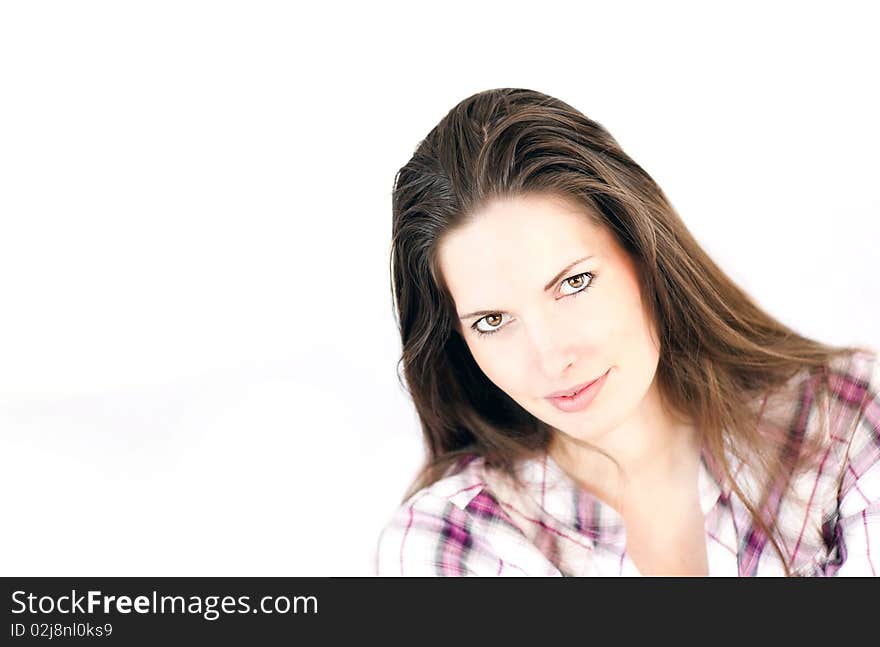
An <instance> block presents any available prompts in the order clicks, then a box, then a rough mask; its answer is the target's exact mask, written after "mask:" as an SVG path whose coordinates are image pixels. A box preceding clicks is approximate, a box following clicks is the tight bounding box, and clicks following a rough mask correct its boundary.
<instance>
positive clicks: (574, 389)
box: [545, 373, 604, 398]
mask: <svg viewBox="0 0 880 647" xmlns="http://www.w3.org/2000/svg"><path fill="white" fill-rule="evenodd" d="M603 375H604V373H603ZM601 377H602V376H601V375H600V376H599V377H597V378H596V379H595V380H590V381H589V382H584V383H583V384H578V385H577V386H573V387H571V388H570V389H566V390H564V391H556V392H555V393H551V394H550V395H548V396H545V397H547V398H568V397H571V396H573V395H575V394H576V393H577V392H578V391H583V390H584V389H585V388H587V387H588V386H590V385H591V384H592V383H593V382H595V381H596V380H598V379H600V378H601Z"/></svg>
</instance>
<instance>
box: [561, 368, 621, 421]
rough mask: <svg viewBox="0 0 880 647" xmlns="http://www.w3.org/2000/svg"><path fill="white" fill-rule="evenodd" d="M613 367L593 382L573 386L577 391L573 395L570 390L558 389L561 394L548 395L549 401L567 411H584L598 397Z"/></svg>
mask: <svg viewBox="0 0 880 647" xmlns="http://www.w3.org/2000/svg"><path fill="white" fill-rule="evenodd" d="M610 370H611V369H610V368H609V369H608V370H607V371H605V372H604V373H603V374H602V375H601V376H600V377H599V378H597V379H595V380H593V381H592V382H586V383H585V384H582V385H577V386H573V387H572V390H576V392H575V393H574V394H573V395H572V394H571V392H570V391H568V390H566V391H557V392H556V393H558V394H561V395H552V396H548V397H547V401H548V402H550V404H552V405H553V406H554V407H556V408H557V409H559V410H560V411H564V412H565V413H576V412H579V411H583V410H584V409H586V408H587V407H589V406H590V404H591V403H592V402H593V400H595V399H596V397H598V395H599V392H600V391H601V390H602V387H603V386H604V385H605V382H606V381H607V380H608V373H609V371H610Z"/></svg>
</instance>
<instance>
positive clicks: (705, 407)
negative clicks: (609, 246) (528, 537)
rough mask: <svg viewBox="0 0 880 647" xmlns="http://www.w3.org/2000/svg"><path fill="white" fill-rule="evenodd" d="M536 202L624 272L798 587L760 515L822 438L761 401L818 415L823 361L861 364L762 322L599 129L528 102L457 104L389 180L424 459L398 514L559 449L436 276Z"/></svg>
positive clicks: (513, 92) (673, 399)
mask: <svg viewBox="0 0 880 647" xmlns="http://www.w3.org/2000/svg"><path fill="white" fill-rule="evenodd" d="M532 193H544V194H554V195H559V196H564V197H566V198H569V199H573V200H575V201H577V202H578V203H579V204H581V205H583V206H584V207H585V208H586V211H587V212H588V213H591V214H594V217H596V218H598V221H599V222H600V223H601V224H602V225H603V226H605V227H607V228H608V229H609V230H610V231H611V232H612V233H613V234H614V235H615V237H616V240H617V242H618V243H619V244H620V245H621V246H622V247H623V249H625V250H626V251H627V253H628V254H629V255H630V257H631V258H632V259H633V261H634V262H635V266H636V268H637V274H638V279H639V285H640V289H641V294H642V300H643V303H644V304H645V307H646V309H647V311H648V312H649V314H650V315H651V316H652V317H653V321H654V322H655V325H656V326H657V331H658V333H659V337H660V360H659V364H658V368H657V375H656V380H657V384H658V388H659V391H660V394H661V397H662V399H663V401H664V402H665V403H667V404H668V405H670V406H671V408H672V409H673V410H675V411H679V412H684V413H686V414H687V415H688V416H689V417H690V419H691V420H692V421H693V423H694V426H695V428H696V429H697V430H699V433H700V434H701V436H702V439H703V441H704V443H705V446H706V447H707V448H708V450H709V452H710V453H711V457H712V459H713V460H714V462H715V464H716V465H717V466H718V467H719V468H720V470H721V472H722V473H723V477H724V479H725V480H726V482H727V484H728V486H729V487H730V488H731V490H732V491H733V492H734V493H736V495H737V496H738V497H739V498H740V499H741V500H742V501H743V502H744V504H745V505H746V507H747V509H748V511H749V513H750V514H751V516H752V518H753V520H754V522H755V523H756V524H757V526H758V527H759V528H760V529H761V532H763V533H764V535H765V537H767V538H768V539H769V540H770V541H771V542H772V544H773V546H774V548H775V550H776V552H777V553H778V554H779V556H780V558H781V560H782V563H783V565H784V567H785V570H786V574H791V572H790V570H789V563H788V560H787V559H786V557H785V553H784V552H783V550H782V549H781V548H780V545H779V542H777V540H776V539H775V538H774V533H773V531H772V530H771V528H774V526H775V523H774V519H773V515H770V516H769V517H768V516H766V515H765V514H764V513H763V510H764V507H765V505H766V504H767V502H768V500H769V499H770V497H771V496H772V495H773V494H774V491H775V492H776V494H777V495H778V493H779V490H774V488H776V487H779V486H780V485H781V486H782V487H783V488H786V489H787V487H788V484H789V483H790V482H791V480H792V479H793V477H794V476H795V475H796V474H797V472H798V471H799V470H801V469H806V467H808V466H809V465H812V464H813V462H814V460H815V458H816V456H817V454H818V452H819V451H821V449H822V439H821V438H820V439H818V441H817V442H816V443H813V444H810V443H809V442H806V441H805V439H804V438H803V437H795V436H796V435H794V434H792V432H791V430H790V429H789V428H787V427H786V426H785V424H784V423H783V424H780V425H778V426H774V424H773V419H772V416H771V415H768V408H767V407H766V406H765V405H766V404H767V397H768V396H769V395H770V394H772V393H774V392H777V393H782V394H785V387H786V385H788V384H790V380H791V379H792V378H793V377H794V376H796V375H798V374H799V373H801V372H804V375H806V376H807V378H808V379H809V384H810V388H812V389H813V393H814V395H815V396H816V397H824V398H825V401H826V402H827V396H828V393H829V384H828V379H827V374H828V367H829V363H830V361H831V360H832V359H833V358H835V357H840V356H845V355H849V354H851V353H853V352H856V351H862V350H865V349H864V348H854V347H836V346H830V345H826V344H823V343H820V342H818V341H814V340H811V339H808V338H805V337H803V336H801V335H799V334H797V333H796V332H794V331H793V330H791V329H790V328H788V327H786V326H785V325H783V324H782V323H780V322H779V321H777V320H776V319H774V318H773V317H771V316H770V315H769V314H767V313H766V312H764V311H763V310H762V309H761V308H760V307H758V306H757V305H756V303H755V302H754V301H753V300H752V299H751V298H750V297H749V296H748V295H747V294H746V293H745V292H744V291H743V290H742V289H740V288H739V287H738V286H737V285H736V284H735V283H734V282H733V281H732V280H731V279H730V278H729V277H728V276H727V275H726V274H725V273H724V272H723V271H722V270H721V269H720V268H719V267H718V266H717V265H716V264H715V263H714V262H713V261H712V260H711V259H710V258H709V256H708V255H707V254H706V253H705V252H704V251H703V249H702V248H701V247H700V245H699V244H698V243H697V242H696V240H695V239H694V237H693V236H692V235H691V233H690V232H689V231H688V229H687V227H685V225H684V223H683V222H682V220H681V218H680V217H679V216H678V214H677V213H676V211H675V210H674V209H673V207H672V206H671V204H670V202H669V201H668V200H667V198H666V196H665V195H664V194H663V192H662V191H661V190H660V188H659V187H658V186H657V184H656V183H655V182H654V181H653V180H652V179H651V177H650V176H649V175H648V173H646V172H645V171H644V170H643V169H642V168H641V167H640V166H639V165H638V164H636V163H635V162H634V161H633V160H632V159H630V157H629V156H628V155H626V154H625V153H624V152H623V150H621V148H620V146H619V145H618V143H617V142H616V141H615V140H614V139H613V138H612V137H611V135H610V134H609V133H608V131H607V130H605V128H604V127H603V126H601V125H600V124H598V123H597V122H595V121H592V120H591V119H589V118H587V117H586V116H584V115H583V114H581V113H580V112H579V111H577V110H575V109H574V108H572V107H571V106H569V105H568V104H566V103H564V102H562V101H560V100H558V99H555V98H553V97H550V96H547V95H545V94H542V93H540V92H535V91H532V90H525V89H511V88H505V89H496V90H488V91H485V92H480V93H478V94H475V95H473V96H471V97H469V98H467V99H465V100H464V101H462V102H460V103H459V104H458V105H456V106H455V107H454V108H452V110H450V111H449V113H448V114H447V115H446V116H445V117H444V118H443V119H442V120H441V121H440V123H438V124H437V125H436V126H435V127H434V128H433V129H432V130H431V131H430V132H429V133H428V135H427V137H425V139H424V140H423V141H421V142H420V143H419V145H418V147H417V148H416V151H415V153H414V154H413V156H412V158H411V159H410V160H409V161H408V162H407V163H406V164H405V165H404V166H403V167H402V168H401V169H400V170H399V171H398V173H397V175H396V177H395V182H394V189H393V197H392V213H393V225H392V246H391V247H392V248H391V280H392V293H393V297H394V301H395V307H396V313H395V314H396V317H397V324H398V328H399V331H400V337H401V341H402V345H403V350H402V355H401V358H400V363H401V364H402V365H403V376H404V379H405V382H406V384H405V387H406V388H407V390H408V392H409V394H410V396H411V397H412V400H413V403H414V405H415V408H416V411H417V413H418V416H419V419H420V423H421V427H422V431H423V434H424V439H425V442H426V446H427V457H426V461H425V464H424V466H423V467H422V469H421V471H420V472H419V474H418V476H417V478H416V479H415V481H414V482H413V483H412V485H411V486H410V488H409V490H408V491H407V492H406V494H405V495H404V497H403V500H404V501H405V500H406V499H408V498H409V497H410V496H411V495H412V494H414V493H415V492H416V491H418V490H420V489H422V488H424V487H426V486H428V485H430V484H432V483H434V482H435V481H437V480H438V479H440V478H442V477H443V476H444V475H445V474H447V473H448V472H449V470H450V468H452V467H454V466H455V465H456V464H458V463H459V461H461V460H462V459H463V458H464V457H466V456H469V455H472V454H477V455H480V456H483V457H484V459H485V461H486V464H487V465H488V466H492V467H495V468H498V469H501V470H503V471H504V472H506V473H507V474H508V475H509V476H510V477H511V478H513V479H516V473H515V465H516V463H517V462H518V461H519V460H521V459H523V458H531V457H535V456H537V455H539V454H540V453H541V452H544V451H546V449H547V447H548V444H549V441H550V439H551V438H552V437H553V434H554V430H553V429H552V428H551V427H549V426H548V425H546V424H545V423H543V422H542V421H540V420H538V419H537V418H535V417H534V416H533V415H532V414H530V413H529V412H527V411H526V410H525V409H523V408H522V407H520V406H519V405H518V404H517V403H516V402H514V401H513V400H512V399H511V398H510V397H508V396H507V394H505V393H504V392H503V391H501V390H500V389H499V388H498V387H497V386H495V384H493V383H492V382H491V381H490V380H489V379H488V378H487V377H486V376H485V375H484V374H483V372H482V371H481V370H480V368H479V367H478V366H477V364H476V362H475V361H474V359H473V357H472V356H471V354H470V351H469V350H468V348H467V345H466V343H465V341H464V339H463V338H462V337H461V334H460V331H459V328H458V325H457V317H456V316H455V306H454V303H453V300H452V298H451V296H450V294H449V291H448V289H447V288H446V286H445V284H444V281H443V277H442V275H441V273H440V272H439V271H438V265H437V248H438V243H439V241H440V240H441V238H442V237H443V235H444V234H445V233H447V232H449V231H451V230H452V229H454V228H456V227H459V226H461V225H463V224H465V223H466V222H467V220H468V218H469V217H471V216H472V214H474V213H475V212H476V211H478V210H479V209H480V208H481V206H482V205H484V204H486V202H487V201H488V200H490V199H492V198H495V197H510V196H517V195H525V194H532ZM771 408H772V407H771ZM783 420H784V418H783ZM759 421H761V422H762V423H763V424H762V426H761V428H760V430H759V426H758V422H759ZM725 448H728V449H729V450H730V451H732V452H733V454H734V456H736V457H737V458H739V459H740V460H742V461H744V462H746V461H747V462H748V464H749V465H750V467H751V468H752V469H753V470H755V471H756V473H757V474H758V475H760V476H761V477H762V479H761V487H760V490H759V491H760V496H758V497H757V500H749V498H748V497H747V496H745V494H744V493H743V491H742V490H741V489H740V487H739V485H738V484H737V483H736V481H735V479H734V478H733V475H732V474H731V466H730V465H729V463H728V461H727V457H726V455H725ZM780 479H781V480H780ZM759 511H761V512H760V513H759ZM774 529H775V528H774Z"/></svg>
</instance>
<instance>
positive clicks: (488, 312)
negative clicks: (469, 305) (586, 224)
mask: <svg viewBox="0 0 880 647" xmlns="http://www.w3.org/2000/svg"><path fill="white" fill-rule="evenodd" d="M591 258H593V255H592V254H590V255H589V256H584V257H583V258H579V259H577V260H576V261H572V262H571V263H569V264H568V265H566V266H565V267H564V268H562V269H561V270H560V271H559V273H558V274H557V275H556V276H554V277H553V278H552V279H550V281H549V282H548V283H547V285H545V286H544V292H546V291H547V290H549V289H550V288H552V287H553V286H554V285H556V283H557V282H558V281H559V279H561V278H562V277H563V276H564V275H565V273H566V272H568V271H570V270H571V268H573V267H574V266H575V265H577V264H578V263H583V262H584V261H586V260H588V259H591ZM496 312H498V310H475V311H474V312H469V313H467V314H465V315H459V317H458V318H459V320H460V321H464V320H465V319H470V318H471V317H476V316H482V315H491V314H495V313H496Z"/></svg>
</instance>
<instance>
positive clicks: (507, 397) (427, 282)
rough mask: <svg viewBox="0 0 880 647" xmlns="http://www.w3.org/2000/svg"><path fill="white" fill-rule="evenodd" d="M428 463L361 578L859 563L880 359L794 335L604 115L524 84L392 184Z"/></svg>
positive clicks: (494, 94) (878, 529)
mask: <svg viewBox="0 0 880 647" xmlns="http://www.w3.org/2000/svg"><path fill="white" fill-rule="evenodd" d="M391 265H392V279H393V293H394V298H395V305H396V308H397V316H398V322H399V328H400V334H401V339H402V343H403V354H402V359H401V361H402V364H403V369H404V376H405V379H406V384H407V387H408V390H409V393H410V394H411V396H412V398H413V402H414V403H415V406H416V410H417V412H418V415H419V418H420V421H421V425H422V429H423V433H424V437H425V441H426V443H427V450H428V457H427V461H426V464H425V466H424V468H423V470H422V472H421V473H420V474H419V476H418V478H417V479H416V481H415V483H413V485H412V487H411V488H410V490H409V491H408V492H407V493H406V495H405V497H404V501H403V503H402V505H401V506H400V508H399V509H398V510H397V512H396V513H395V514H394V516H393V518H391V519H390V521H389V522H388V524H387V526H386V527H385V528H384V530H383V532H382V534H381V537H380V539H379V543H378V550H377V555H376V557H377V562H376V569H377V573H378V574H379V575H539V576H548V575H557V576H558V575H564V576H571V575H696V576H704V575H747V576H754V575H789V576H793V575H801V576H803V575H876V574H877V570H878V569H880V430H878V429H880V396H878V387H880V367H878V362H877V357H876V352H875V351H873V350H870V349H865V348H854V347H832V346H828V345H825V344H822V343H819V342H817V341H814V340H811V339H807V338H805V337H803V336H801V335H798V334H797V333H796V332H794V331H793V330H791V329H789V328H787V327H786V326H784V325H782V324H781V323H779V322H778V321H776V320H775V319H774V318H772V317H771V316H770V315H768V314H767V313H765V312H764V311H763V310H761V309H760V308H759V307H758V306H757V305H756V304H755V303H754V302H753V301H752V300H751V299H750V298H749V296H748V295H746V294H745V293H744V292H743V291H742V290H741V289H740V288H739V287H737V286H736V285H735V284H734V282H733V281H731V279H730V278H728V277H727V276H726V275H725V274H724V273H723V272H722V271H721V269H719V268H718V266H717V265H715V263H713V261H712V260H711V259H710V258H709V257H708V256H707V255H706V253H705V252H704V251H703V250H702V249H701V248H700V247H699V245H698V244H697V243H696V241H695V240H694V238H693V236H692V235H691V234H690V232H689V231H688V230H687V228H686V227H685V226H684V224H683V223H682V221H681V220H680V218H679V217H678V215H677V214H676V212H675V210H674V209H673V208H672V206H671V205H670V203H669V201H668V200H667V199H666V197H665V196H664V194H663V192H662V191H661V190H660V188H659V187H658V186H657V185H656V184H655V183H654V182H653V180H652V179H651V178H650V177H649V176H648V174H647V173H646V172H645V171H644V170H643V169H642V168H641V167H640V166H638V165H637V164H636V163H635V162H633V161H632V160H631V159H630V158H629V157H628V156H627V155H626V154H625V153H624V152H623V151H622V150H621V149H620V146H619V145H618V144H617V142H616V141H615V140H614V139H613V138H612V137H611V135H609V133H608V132H607V131H606V130H605V129H604V128H603V127H602V126H601V125H599V124H597V123H596V122H594V121H591V120H590V119H588V118H587V117H585V116H584V115H582V114H581V113H580V112H578V111H577V110H575V109H574V108H572V107H570V106H568V105H567V104H565V103H563V102H562V101H559V100H557V99H554V98H552V97H549V96H547V95H544V94H541V93H539V92H534V91H529V90H523V89H500V90H491V91H486V92H482V93H479V94H476V95H474V96H472V97H469V98H468V99H465V100H464V101H462V102H461V103H460V104H458V105H457V106H456V107H455V108H453V109H452V110H451V111H450V112H449V113H448V114H447V115H446V117H445V118H444V119H443V120H442V121H441V122H440V123H439V124H438V125H437V126H436V127H435V128H434V129H433V130H432V131H431V132H430V133H429V134H428V136H427V137H426V138H425V139H424V141H422V142H421V143H420V145H419V146H418V149H417V150H416V152H415V154H414V155H413V157H412V159H411V160H410V161H409V162H408V163H407V164H406V165H405V166H404V167H403V168H401V169H400V171H399V173H398V174H397V177H396V181H395V186H394V193H393V242H392V258H391Z"/></svg>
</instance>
